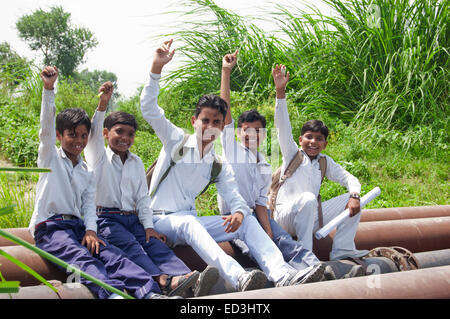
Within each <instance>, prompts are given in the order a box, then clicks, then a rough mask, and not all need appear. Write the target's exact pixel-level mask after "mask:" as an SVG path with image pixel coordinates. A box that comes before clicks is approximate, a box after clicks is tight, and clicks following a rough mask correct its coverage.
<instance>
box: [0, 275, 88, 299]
mask: <svg viewBox="0 0 450 319" xmlns="http://www.w3.org/2000/svg"><path fill="white" fill-rule="evenodd" d="M50 283H51V284H52V285H53V286H54V287H55V288H56V289H57V290H58V293H55V292H54V291H53V290H51V289H50V288H49V287H47V286H45V285H39V286H31V287H21V288H20V289H19V292H17V293H13V294H7V293H4V294H0V299H95V297H94V295H93V294H92V293H91V292H90V291H89V289H88V288H87V287H86V286H85V285H82V284H78V285H74V284H63V283H61V282H60V281H57V280H52V281H50Z"/></svg>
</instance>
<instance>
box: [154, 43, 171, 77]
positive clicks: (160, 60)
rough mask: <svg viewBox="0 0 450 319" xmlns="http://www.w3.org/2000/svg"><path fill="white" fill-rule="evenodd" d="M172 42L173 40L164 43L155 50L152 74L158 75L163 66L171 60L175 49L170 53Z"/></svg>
mask: <svg viewBox="0 0 450 319" xmlns="http://www.w3.org/2000/svg"><path fill="white" fill-rule="evenodd" d="M172 42H173V39H170V40H169V41H164V43H163V44H162V45H161V46H160V47H159V48H157V49H156V51H155V55H154V56H153V64H152V73H155V74H160V73H161V71H162V68H163V66H164V65H166V64H167V63H169V62H170V61H171V60H172V58H173V56H174V54H175V49H173V50H172V51H170V47H171V46H172Z"/></svg>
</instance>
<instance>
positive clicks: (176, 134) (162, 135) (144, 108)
mask: <svg viewBox="0 0 450 319" xmlns="http://www.w3.org/2000/svg"><path fill="white" fill-rule="evenodd" d="M160 78H161V74H153V73H150V77H149V81H148V83H147V84H146V85H145V86H144V89H143V90H142V93H141V112H142V116H143V117H144V119H145V120H146V121H147V122H148V124H150V126H151V127H152V128H153V130H154V131H155V133H156V135H157V136H158V138H159V139H160V140H161V143H162V144H163V145H164V146H165V147H167V146H168V145H170V144H174V143H176V142H177V141H180V139H181V138H182V136H183V135H184V132H183V130H182V129H181V128H179V127H177V126H175V125H174V124H173V123H172V122H170V121H169V120H168V119H167V118H166V117H165V115H164V110H163V109H162V108H161V107H159V105H158V94H159V80H160Z"/></svg>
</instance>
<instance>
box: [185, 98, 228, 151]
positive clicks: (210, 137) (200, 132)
mask: <svg viewBox="0 0 450 319" xmlns="http://www.w3.org/2000/svg"><path fill="white" fill-rule="evenodd" d="M191 123H192V126H193V127H194V129H195V133H196V135H197V140H199V141H201V145H202V150H205V148H206V147H207V146H208V145H209V144H210V143H212V142H214V140H215V139H216V138H217V137H218V136H219V135H220V133H221V132H222V131H223V128H224V126H225V118H224V116H223V114H222V113H220V111H219V110H217V109H214V108H211V107H207V106H205V107H203V108H202V109H201V111H200V113H199V114H198V116H197V117H195V116H193V117H192V118H191Z"/></svg>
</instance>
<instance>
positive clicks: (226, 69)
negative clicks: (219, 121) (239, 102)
mask: <svg viewBox="0 0 450 319" xmlns="http://www.w3.org/2000/svg"><path fill="white" fill-rule="evenodd" d="M238 52H239V51H238V50H236V51H235V52H234V53H229V54H226V55H225V56H224V57H223V59H222V79H221V81H220V97H221V98H222V99H224V100H225V102H227V105H228V110H227V115H226V117H225V125H228V124H230V123H231V120H232V118H231V109H230V108H231V104H230V75H231V71H232V70H233V68H234V66H235V65H236V63H237V55H238Z"/></svg>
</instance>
